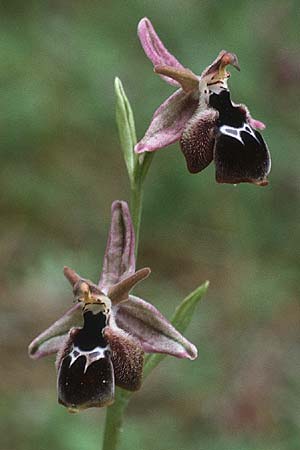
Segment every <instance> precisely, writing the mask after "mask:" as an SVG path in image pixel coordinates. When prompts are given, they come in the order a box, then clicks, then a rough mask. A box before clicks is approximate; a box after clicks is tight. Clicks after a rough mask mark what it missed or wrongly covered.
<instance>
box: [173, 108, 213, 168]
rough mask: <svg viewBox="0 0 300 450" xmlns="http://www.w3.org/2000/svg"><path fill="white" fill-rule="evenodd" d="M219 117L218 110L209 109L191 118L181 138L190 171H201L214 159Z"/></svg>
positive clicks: (182, 148)
mask: <svg viewBox="0 0 300 450" xmlns="http://www.w3.org/2000/svg"><path fill="white" fill-rule="evenodd" d="M217 119H218V112H217V111H216V110H214V109H207V110H205V111H202V112H200V113H196V114H194V115H193V117H192V118H191V119H190V120H189V122H188V124H187V126H186V128H185V130H184V132H183V134H182V136H181V139H180V147H181V150H182V152H183V154H184V156H185V159H186V163H187V167H188V170H189V172H191V173H197V172H200V171H201V170H203V169H205V167H207V166H208V165H209V164H210V163H211V161H212V160H213V148H214V141H215V129H216V122H217Z"/></svg>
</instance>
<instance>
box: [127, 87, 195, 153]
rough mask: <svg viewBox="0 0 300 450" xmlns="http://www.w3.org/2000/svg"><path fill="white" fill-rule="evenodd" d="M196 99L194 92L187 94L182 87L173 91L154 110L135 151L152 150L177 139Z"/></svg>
mask: <svg viewBox="0 0 300 450" xmlns="http://www.w3.org/2000/svg"><path fill="white" fill-rule="evenodd" d="M198 101H199V96H198V94H196V95H195V93H194V92H192V93H189V94H187V93H185V92H184V91H183V90H182V89H179V90H178V91H176V92H174V94H173V95H171V97H169V98H167V100H165V102H164V103H163V104H162V105H160V107H159V108H158V109H157V110H156V111H155V113H154V115H153V117H152V121H151V124H150V126H149V128H148V130H147V131H146V134H145V136H144V137H143V139H142V140H141V141H140V142H139V143H138V144H137V145H136V146H135V152H136V153H143V152H153V151H154V150H158V149H160V148H163V147H166V146H167V145H170V144H173V143H174V142H176V141H178V140H179V139H180V137H181V134H182V132H183V130H184V128H185V126H186V123H187V122H188V120H189V119H190V118H191V117H192V115H193V114H194V112H195V110H196V108H197V106H198Z"/></svg>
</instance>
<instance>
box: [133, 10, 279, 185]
mask: <svg viewBox="0 0 300 450" xmlns="http://www.w3.org/2000/svg"><path fill="white" fill-rule="evenodd" d="M138 35H139V38H140V41H141V44H142V46H143V49H144V51H145V53H146V55H147V56H148V58H149V59H150V60H151V61H152V63H153V65H154V71H155V72H156V73H158V74H159V75H160V76H161V77H162V78H163V79H164V80H165V81H167V83H169V84H171V85H173V86H177V87H179V89H178V90H177V91H176V92H175V93H174V94H173V95H171V96H170V97H169V98H168V99H167V100H166V101H165V102H164V103H162V105H161V106H160V107H159V108H158V109H157V110H156V112H155V113H154V115H153V118H152V122H151V124H150V126H149V128H148V130H147V132H146V134H145V136H144V137H143V139H142V140H141V141H140V142H139V143H138V144H137V145H136V147H135V151H136V152H137V153H142V152H152V151H155V150H158V149H160V148H163V147H166V146H167V145H169V144H173V143H174V142H176V141H180V147H181V150H182V152H183V154H184V156H185V158H186V162H187V167H188V170H189V171H190V172H191V173H196V172H200V171H201V170H203V169H204V168H205V167H207V166H208V164H210V163H211V161H212V160H214V162H215V166H216V180H217V182H219V183H241V182H250V183H255V184H257V185H261V186H264V185H266V184H268V181H267V175H268V174H269V172H270V169H271V161H270V155H269V151H268V148H267V146H266V144H265V142H264V140H263V138H262V136H261V134H260V133H259V132H258V131H256V130H257V129H260V130H263V129H264V128H265V125H264V124H263V123H262V122H260V121H258V120H255V119H253V118H252V117H251V115H250V113H249V110H248V108H247V107H246V106H244V105H236V104H234V103H232V102H231V99H230V93H229V90H228V86H227V79H228V78H229V76H230V74H229V73H228V72H227V71H226V66H227V65H229V64H231V65H232V66H233V67H235V68H237V69H238V70H239V65H238V60H237V57H236V55H235V54H234V53H229V52H227V51H225V50H223V51H221V52H220V53H219V55H218V57H217V58H216V59H215V61H214V62H213V63H212V64H211V65H210V66H209V67H207V68H206V69H205V70H204V71H203V72H202V74H201V75H200V76H197V75H195V74H194V73H193V72H192V71H191V70H189V69H186V68H185V67H183V66H182V65H181V64H180V63H179V62H178V61H177V59H176V58H175V57H174V56H173V55H171V54H170V53H169V52H168V50H167V49H166V48H165V47H164V45H163V44H162V42H161V41H160V39H159V37H158V36H157V34H156V32H155V30H154V28H153V26H152V24H151V22H150V20H148V19H147V18H144V19H142V20H141V21H140V23H139V26H138Z"/></svg>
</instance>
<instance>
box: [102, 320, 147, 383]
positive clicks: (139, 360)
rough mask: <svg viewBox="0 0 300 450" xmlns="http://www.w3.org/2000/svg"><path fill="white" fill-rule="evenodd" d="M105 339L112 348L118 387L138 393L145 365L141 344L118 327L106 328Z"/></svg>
mask: <svg viewBox="0 0 300 450" xmlns="http://www.w3.org/2000/svg"><path fill="white" fill-rule="evenodd" d="M104 337H105V338H106V339H107V340H108V342H109V345H110V348H111V360H112V363H113V367H114V375H115V383H116V385H117V386H119V387H121V388H123V389H127V390H129V391H137V390H138V389H139V388H140V387H141V384H142V376H143V365H144V352H143V349H142V347H141V345H140V343H139V342H138V340H137V339H135V338H133V337H132V336H129V335H128V334H127V333H125V331H123V330H121V329H120V328H118V327H117V326H114V327H106V328H105V330H104Z"/></svg>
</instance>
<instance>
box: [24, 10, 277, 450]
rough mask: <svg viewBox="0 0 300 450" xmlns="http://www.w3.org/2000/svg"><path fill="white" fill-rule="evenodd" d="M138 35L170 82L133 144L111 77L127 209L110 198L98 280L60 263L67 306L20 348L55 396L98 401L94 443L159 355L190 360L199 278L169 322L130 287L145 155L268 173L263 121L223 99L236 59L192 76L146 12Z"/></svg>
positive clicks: (232, 176)
mask: <svg viewBox="0 0 300 450" xmlns="http://www.w3.org/2000/svg"><path fill="white" fill-rule="evenodd" d="M138 34H139V37H140V40H141V43H142V46H143V48H144V50H145V52H146V54H147V56H148V57H149V58H150V60H151V61H152V62H153V64H154V69H155V72H156V73H158V74H159V75H160V76H161V77H162V78H163V79H164V80H166V81H167V82H168V83H170V84H171V85H174V86H177V87H179V89H178V90H177V91H176V92H175V93H174V94H173V95H172V96H171V97H170V98H168V99H167V100H166V101H165V102H164V103H163V104H162V105H161V106H160V107H159V108H158V110H157V111H156V112H155V114H154V116H153V119H152V122H151V124H150V126H149V128H148V130H147V132H146V134H145V136H144V137H143V139H142V140H141V141H140V142H138V143H137V139H136V131H135V125H134V118H133V113H132V109H131V106H130V103H129V101H128V99H127V97H126V94H125V92H124V89H123V86H122V83H121V81H120V80H119V79H118V78H116V80H115V92H116V99H117V103H116V119H117V124H118V130H119V137H120V142H121V148H122V152H123V156H124V160H125V163H126V168H127V172H128V177H129V183H130V189H131V200H130V208H129V206H128V204H127V203H126V202H125V201H119V200H117V201H115V202H114V203H113V204H112V208H111V226H110V231H109V235H108V241H107V246H106V251H105V255H104V260H103V266H102V273H101V275H100V279H99V282H98V283H93V282H92V281H90V280H89V279H87V278H83V277H81V276H80V275H78V274H77V273H76V272H75V271H74V270H72V269H70V268H68V267H65V268H64V274H65V276H66V278H67V279H68V281H69V282H70V284H71V286H72V290H73V301H74V303H75V305H73V306H72V307H71V308H69V309H68V310H67V312H66V313H65V314H63V316H62V317H60V318H59V319H58V320H56V321H55V322H54V323H53V324H52V325H51V326H50V327H49V328H47V330H45V331H44V332H42V333H41V334H39V335H38V336H37V337H36V338H35V339H34V340H33V341H32V343H31V344H30V345H29V356H30V357H31V358H33V359H39V358H42V357H44V356H48V355H51V354H56V355H57V356H56V368H57V391H58V401H59V403H61V404H62V405H63V406H65V407H67V408H68V410H69V411H71V412H77V411H80V410H83V409H86V408H90V407H107V414H106V422H105V429H104V438H103V447H102V448H103V450H116V449H117V448H118V443H119V438H120V431H121V427H122V422H123V415H124V411H125V409H126V406H127V404H128V402H129V400H130V398H131V396H132V393H133V391H136V390H138V389H140V387H141V385H142V383H143V382H144V380H145V378H146V377H147V376H148V375H149V373H150V372H151V371H152V370H153V369H154V368H155V367H156V366H157V365H158V364H159V363H160V362H161V361H162V359H163V358H164V356H166V355H171V356H175V357H177V358H187V359H190V360H194V359H195V358H196V357H197V349H196V347H195V345H193V344H192V343H191V342H189V341H188V340H187V339H186V338H185V337H184V336H183V335H182V333H183V332H184V331H185V330H186V328H187V326H188V324H189V322H190V320H191V319H192V316H193V314H194V311H195V307H196V305H197V304H198V302H199V300H200V299H201V297H202V296H203V294H204V293H205V292H206V290H207V287H208V282H205V283H204V284H202V285H201V286H199V287H198V288H197V289H196V290H195V291H193V292H192V293H191V294H189V295H188V296H187V297H186V298H185V299H184V300H183V301H182V302H181V303H180V304H179V306H178V307H177V309H176V310H175V313H174V316H173V318H172V319H171V321H169V320H168V319H167V318H165V317H164V316H163V315H162V314H161V313H160V312H159V311H158V309H156V307H155V306H154V305H152V304H151V303H148V302H147V301H145V300H143V299H141V298H139V297H137V296H135V295H133V294H132V293H131V291H132V289H134V288H136V285H137V284H138V283H139V282H141V281H142V280H145V279H146V278H147V277H148V276H149V274H150V269H149V268H143V269H139V270H136V257H137V254H138V241H139V229H140V223H141V213H142V198H143V195H142V194H143V184H144V180H145V178H146V175H147V172H148V170H149V167H150V164H151V161H152V156H153V153H152V152H153V151H155V150H157V149H160V148H162V147H165V146H167V145H169V144H171V143H174V142H176V141H180V146H181V149H182V151H183V154H184V156H185V158H186V161H187V166H188V169H189V171H190V172H192V173H194V172H199V171H201V170H202V169H204V168H205V167H206V166H207V165H208V164H209V163H210V162H211V161H212V160H214V162H215V165H216V178H217V181H219V182H228V183H239V182H245V181H247V182H252V183H255V184H258V185H265V184H267V175H268V173H269V170H270V156H269V152H268V149H267V147H266V145H265V143H264V141H263V139H262V137H261V135H260V134H259V133H258V131H257V129H263V128H264V125H263V123H262V122H260V121H258V120H255V119H253V118H252V117H251V115H250V113H249V111H248V109H247V108H246V107H245V106H243V105H235V104H233V103H232V102H231V100H230V94H229V90H228V86H227V79H228V77H229V74H228V73H227V72H226V66H227V65H229V64H231V65H233V66H234V67H236V68H239V67H238V61H237V57H236V56H235V55H234V54H233V53H229V52H226V51H222V52H221V53H220V54H219V56H218V57H217V59H216V60H215V61H214V62H213V63H212V64H211V65H210V66H209V67H208V68H207V69H205V70H204V71H203V73H202V75H201V76H196V75H194V74H193V72H191V71H190V70H189V69H186V68H184V67H183V66H182V65H181V64H180V63H179V62H178V61H177V60H176V58H175V57H174V56H172V55H171V54H170V53H169V52H168V51H167V50H166V48H165V47H164V45H163V44H162V42H161V41H160V39H159V38H158V36H157V34H156V32H155V30H154V28H153V26H152V24H151V22H150V21H149V20H148V19H147V18H144V19H142V20H141V22H140V24H139V27H138ZM230 149H231V150H230ZM230 152H231V153H230Z"/></svg>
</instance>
